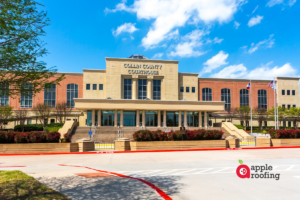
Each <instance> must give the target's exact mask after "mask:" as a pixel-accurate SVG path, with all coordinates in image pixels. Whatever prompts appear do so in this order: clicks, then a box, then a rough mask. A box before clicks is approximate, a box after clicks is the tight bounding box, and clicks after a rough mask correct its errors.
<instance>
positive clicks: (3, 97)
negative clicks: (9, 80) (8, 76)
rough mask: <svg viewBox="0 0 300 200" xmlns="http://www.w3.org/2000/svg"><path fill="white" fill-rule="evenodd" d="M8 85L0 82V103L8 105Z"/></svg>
mask: <svg viewBox="0 0 300 200" xmlns="http://www.w3.org/2000/svg"><path fill="white" fill-rule="evenodd" d="M8 94H9V85H8V84H0V105H1V106H8V105H9V95H8Z"/></svg>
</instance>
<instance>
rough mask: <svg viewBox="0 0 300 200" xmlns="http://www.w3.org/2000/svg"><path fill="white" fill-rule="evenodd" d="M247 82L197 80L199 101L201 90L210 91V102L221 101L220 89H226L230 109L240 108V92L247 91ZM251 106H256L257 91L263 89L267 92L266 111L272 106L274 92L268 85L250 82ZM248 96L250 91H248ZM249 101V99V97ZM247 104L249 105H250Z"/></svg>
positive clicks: (200, 99)
mask: <svg viewBox="0 0 300 200" xmlns="http://www.w3.org/2000/svg"><path fill="white" fill-rule="evenodd" d="M248 83H249V82H237V81H214V80H211V81H210V80H199V93H198V94H199V98H198V100H199V101H202V88H211V89H212V100H213V101H221V89H223V88H228V89H230V92H231V108H235V107H239V106H240V90H241V89H247V84H248ZM251 84H252V103H253V104H252V105H253V108H255V107H256V106H258V90H260V89H264V90H266V91H267V104H268V109H270V108H272V106H274V92H273V89H272V88H268V83H265V82H252V83H251ZM249 94H250V91H249ZM249 101H250V102H251V100H250V97H249ZM250 102H249V104H250Z"/></svg>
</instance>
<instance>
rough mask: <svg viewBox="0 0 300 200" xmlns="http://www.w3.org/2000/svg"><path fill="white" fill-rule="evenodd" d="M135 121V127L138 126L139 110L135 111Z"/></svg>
mask: <svg viewBox="0 0 300 200" xmlns="http://www.w3.org/2000/svg"><path fill="white" fill-rule="evenodd" d="M135 119H136V121H135V125H136V127H139V126H140V111H139V110H137V111H136V118H135Z"/></svg>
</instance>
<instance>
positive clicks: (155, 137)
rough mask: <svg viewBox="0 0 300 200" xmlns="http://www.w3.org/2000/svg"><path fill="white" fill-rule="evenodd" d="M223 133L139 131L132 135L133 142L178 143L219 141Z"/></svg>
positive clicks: (205, 131) (212, 131)
mask: <svg viewBox="0 0 300 200" xmlns="http://www.w3.org/2000/svg"><path fill="white" fill-rule="evenodd" d="M222 135H223V132H222V131H218V130H204V129H199V130H192V131H191V130H188V131H185V134H180V131H175V132H168V133H165V132H163V131H161V130H157V131H149V130H139V131H136V132H135V133H134V134H133V139H134V140H135V141H180V140H220V139H221V138H222Z"/></svg>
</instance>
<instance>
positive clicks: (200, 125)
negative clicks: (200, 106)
mask: <svg viewBox="0 0 300 200" xmlns="http://www.w3.org/2000/svg"><path fill="white" fill-rule="evenodd" d="M198 118H199V127H202V115H201V111H199V116H198Z"/></svg>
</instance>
